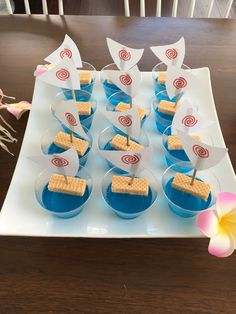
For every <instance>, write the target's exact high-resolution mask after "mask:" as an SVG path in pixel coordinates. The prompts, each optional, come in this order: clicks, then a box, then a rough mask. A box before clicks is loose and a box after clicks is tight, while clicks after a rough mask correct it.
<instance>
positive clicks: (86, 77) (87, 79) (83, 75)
mask: <svg viewBox="0 0 236 314" xmlns="http://www.w3.org/2000/svg"><path fill="white" fill-rule="evenodd" d="M79 79H80V84H91V82H92V73H89V72H79Z"/></svg>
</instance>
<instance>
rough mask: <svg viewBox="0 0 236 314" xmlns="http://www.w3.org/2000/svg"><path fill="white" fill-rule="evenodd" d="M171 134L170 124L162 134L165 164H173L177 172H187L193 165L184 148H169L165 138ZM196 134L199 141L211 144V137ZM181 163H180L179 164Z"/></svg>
mask: <svg viewBox="0 0 236 314" xmlns="http://www.w3.org/2000/svg"><path fill="white" fill-rule="evenodd" d="M169 135H171V126H168V128H166V129H165V131H164V132H163V135H162V144H163V147H164V152H165V159H166V164H167V166H168V167H169V166H171V165H173V170H175V171H177V172H183V173H184V172H188V171H190V170H192V169H193V165H192V163H191V161H190V160H189V158H188V156H187V154H186V153H185V151H184V149H180V150H169V149H168V143H167V138H168V136H169ZM196 135H199V136H200V139H201V142H203V143H205V144H209V145H212V144H213V143H212V138H211V136H209V135H208V134H206V133H204V134H203V133H198V134H196ZM192 136H193V135H192ZM180 163H181V164H180Z"/></svg>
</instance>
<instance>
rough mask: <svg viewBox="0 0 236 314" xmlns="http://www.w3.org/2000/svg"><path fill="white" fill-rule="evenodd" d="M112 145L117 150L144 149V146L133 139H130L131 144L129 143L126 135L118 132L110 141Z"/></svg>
mask: <svg viewBox="0 0 236 314" xmlns="http://www.w3.org/2000/svg"><path fill="white" fill-rule="evenodd" d="M110 144H111V146H112V147H114V148H115V149H117V150H125V151H133V150H139V149H143V148H144V147H143V146H142V145H140V144H138V143H136V142H134V141H132V140H129V146H128V145H127V138H126V136H123V135H120V134H116V136H114V137H113V139H112V141H111V142H110Z"/></svg>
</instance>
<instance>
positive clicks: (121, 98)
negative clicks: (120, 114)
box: [106, 91, 152, 127]
mask: <svg viewBox="0 0 236 314" xmlns="http://www.w3.org/2000/svg"><path fill="white" fill-rule="evenodd" d="M120 102H124V103H126V104H130V96H128V95H127V94H125V93H124V92H122V91H119V92H116V93H115V94H113V95H111V96H110V97H109V99H108V104H107V106H106V110H108V111H115V108H116V106H117V105H118V104H119V103H120ZM151 102H152V100H150V102H144V103H142V104H139V103H137V101H136V99H135V98H134V99H133V104H134V105H137V106H138V107H140V108H143V109H145V111H146V114H145V116H144V117H143V119H142V120H141V127H142V126H143V124H144V123H145V121H146V120H147V118H148V117H149V115H150V112H151V105H150V104H151Z"/></svg>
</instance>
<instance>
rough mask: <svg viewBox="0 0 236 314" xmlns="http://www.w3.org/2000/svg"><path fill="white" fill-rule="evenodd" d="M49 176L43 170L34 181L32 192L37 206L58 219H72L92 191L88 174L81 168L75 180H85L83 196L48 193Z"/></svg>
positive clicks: (49, 174) (48, 173)
mask: <svg viewBox="0 0 236 314" xmlns="http://www.w3.org/2000/svg"><path fill="white" fill-rule="evenodd" d="M51 175H52V173H51V172H49V171H47V170H44V171H43V172H41V173H40V174H39V176H38V177H37V179H36V181H35V185H34V191H35V196H36V199H37V201H38V202H39V204H40V205H41V206H42V207H43V208H44V209H46V210H47V211H49V212H50V213H52V214H54V215H56V216H57V217H59V218H72V217H74V216H76V215H78V214H79V213H80V212H81V211H82V209H83V208H84V205H85V204H86V203H87V202H88V200H89V198H90V195H91V192H92V189H93V181H92V178H91V176H90V175H89V173H88V172H87V171H86V169H85V168H83V167H81V168H80V169H79V171H78V172H77V175H76V178H82V179H86V181H87V186H86V190H85V193H84V195H83V196H78V195H70V194H65V193H57V192H52V191H49V190H48V182H49V180H50V177H51Z"/></svg>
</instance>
